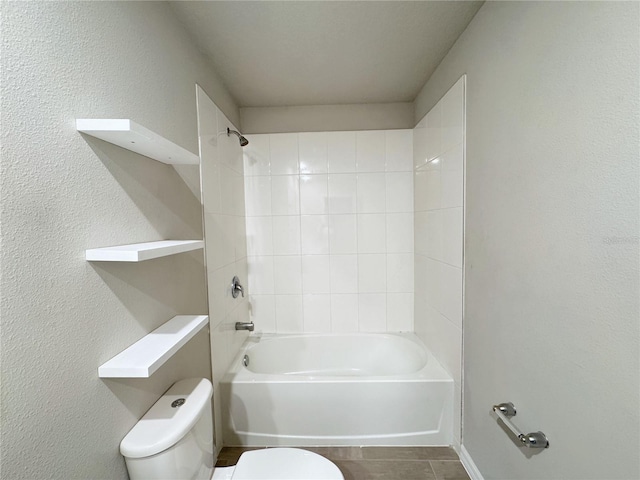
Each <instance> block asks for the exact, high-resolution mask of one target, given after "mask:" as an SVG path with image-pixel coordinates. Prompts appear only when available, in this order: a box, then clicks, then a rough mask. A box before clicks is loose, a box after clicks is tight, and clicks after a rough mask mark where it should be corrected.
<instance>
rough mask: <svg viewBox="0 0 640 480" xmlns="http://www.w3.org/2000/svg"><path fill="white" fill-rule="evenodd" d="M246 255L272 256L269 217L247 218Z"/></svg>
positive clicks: (271, 230)
mask: <svg viewBox="0 0 640 480" xmlns="http://www.w3.org/2000/svg"><path fill="white" fill-rule="evenodd" d="M218 248H219V247H218ZM247 255H249V256H257V255H273V225H272V222H271V217H247Z"/></svg>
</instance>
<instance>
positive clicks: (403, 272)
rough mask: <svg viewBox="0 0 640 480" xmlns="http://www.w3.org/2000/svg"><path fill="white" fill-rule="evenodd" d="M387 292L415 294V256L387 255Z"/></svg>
mask: <svg viewBox="0 0 640 480" xmlns="http://www.w3.org/2000/svg"><path fill="white" fill-rule="evenodd" d="M387 292H397V293H400V292H402V293H411V292H413V254H411V253H389V254H387Z"/></svg>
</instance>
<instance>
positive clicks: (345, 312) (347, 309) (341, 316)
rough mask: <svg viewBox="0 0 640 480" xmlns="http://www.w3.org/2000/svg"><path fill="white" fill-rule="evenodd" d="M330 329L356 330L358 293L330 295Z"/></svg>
mask: <svg viewBox="0 0 640 480" xmlns="http://www.w3.org/2000/svg"><path fill="white" fill-rule="evenodd" d="M331 331H332V332H333V333H353V332H357V331H358V295H352V294H347V295H331Z"/></svg>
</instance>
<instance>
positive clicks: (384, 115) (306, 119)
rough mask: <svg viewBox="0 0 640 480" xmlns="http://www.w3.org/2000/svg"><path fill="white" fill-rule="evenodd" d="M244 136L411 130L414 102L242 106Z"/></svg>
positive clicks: (241, 116)
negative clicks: (248, 134) (250, 134)
mask: <svg viewBox="0 0 640 480" xmlns="http://www.w3.org/2000/svg"><path fill="white" fill-rule="evenodd" d="M240 119H241V122H242V131H243V132H244V133H245V134H246V133H289V132H339V131H346V130H386V129H398V128H412V127H413V126H414V121H413V103H411V102H408V103H369V104H367V103H363V104H354V105H305V106H293V107H243V108H241V109H240Z"/></svg>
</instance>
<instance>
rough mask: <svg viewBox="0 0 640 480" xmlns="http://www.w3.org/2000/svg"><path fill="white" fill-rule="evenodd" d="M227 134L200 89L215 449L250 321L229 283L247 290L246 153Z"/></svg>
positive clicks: (221, 441)
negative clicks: (230, 377) (226, 384)
mask: <svg viewBox="0 0 640 480" xmlns="http://www.w3.org/2000/svg"><path fill="white" fill-rule="evenodd" d="M227 128H231V129H232V130H237V128H236V127H235V126H234V125H233V124H232V123H231V122H230V121H229V120H228V119H227V118H226V117H225V116H224V114H223V113H222V112H221V111H220V109H218V107H216V105H215V104H214V103H213V101H212V100H211V98H209V96H208V95H207V94H206V93H205V92H204V91H203V90H202V89H201V88H200V87H198V133H199V137H200V158H201V165H200V168H201V172H202V198H203V206H204V224H205V242H206V247H205V252H206V261H207V280H208V282H207V283H208V287H207V289H208V294H209V315H210V318H211V322H210V324H211V357H212V358H211V360H212V371H213V378H212V380H213V395H214V397H213V408H214V419H215V432H216V446H217V448H218V450H219V449H220V448H222V446H223V445H224V439H223V438H222V417H221V410H220V408H221V406H222V402H221V399H220V389H219V388H218V386H219V384H220V380H221V379H222V377H223V376H224V374H225V373H227V370H228V369H229V365H230V364H231V362H232V361H233V359H234V357H235V356H236V354H237V353H238V350H239V349H240V347H241V346H242V342H243V341H244V340H245V339H246V338H247V336H248V332H247V331H236V330H235V323H236V322H248V321H249V296H248V294H245V296H238V297H237V298H233V296H232V295H231V282H232V279H233V277H234V276H238V279H239V280H240V284H241V285H242V286H243V287H244V288H245V289H247V287H248V283H249V282H248V278H247V276H248V274H247V232H246V229H245V212H244V210H245V209H244V177H243V162H242V148H241V147H240V143H239V141H238V137H236V136H235V135H231V136H227Z"/></svg>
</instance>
